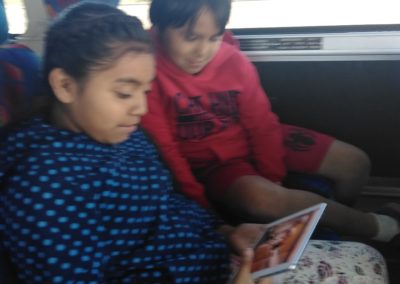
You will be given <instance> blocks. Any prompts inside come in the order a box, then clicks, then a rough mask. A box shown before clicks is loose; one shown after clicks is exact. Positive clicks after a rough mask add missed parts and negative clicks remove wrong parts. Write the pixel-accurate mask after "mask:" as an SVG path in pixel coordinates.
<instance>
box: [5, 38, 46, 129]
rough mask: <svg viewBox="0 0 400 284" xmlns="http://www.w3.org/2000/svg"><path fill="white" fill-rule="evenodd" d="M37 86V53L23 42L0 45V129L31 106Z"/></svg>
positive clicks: (38, 81)
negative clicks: (22, 43)
mask: <svg viewBox="0 0 400 284" xmlns="http://www.w3.org/2000/svg"><path fill="white" fill-rule="evenodd" d="M39 86H40V60H39V57H38V56H37V55H36V54H35V53H34V52H33V51H32V50H31V49H29V48H28V47H26V46H25V45H21V44H11V45H5V46H2V47H0V129H1V128H2V127H4V126H5V125H6V124H7V123H9V122H10V120H13V119H14V118H16V117H17V116H18V115H20V114H22V112H24V111H26V110H27V108H28V107H30V105H31V103H32V100H33V98H34V96H35V95H37V94H38V93H39Z"/></svg>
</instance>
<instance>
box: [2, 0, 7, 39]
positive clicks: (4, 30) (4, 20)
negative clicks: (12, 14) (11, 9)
mask: <svg viewBox="0 0 400 284" xmlns="http://www.w3.org/2000/svg"><path fill="white" fill-rule="evenodd" d="M7 39H8V23H7V18H6V10H5V8H4V2H3V0H0V44H3V43H4V42H6V41H7Z"/></svg>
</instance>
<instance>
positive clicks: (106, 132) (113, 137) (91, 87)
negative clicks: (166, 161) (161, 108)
mask: <svg viewBox="0 0 400 284" xmlns="http://www.w3.org/2000/svg"><path fill="white" fill-rule="evenodd" d="M154 76H155V62H154V58H153V55H152V54H149V53H137V52H128V53H126V54H125V55H123V56H122V57H120V58H119V59H118V60H117V61H116V62H115V63H114V64H113V65H112V66H111V67H110V68H107V69H103V70H98V71H91V73H90V74H89V76H88V78H87V79H86V80H85V81H84V83H81V84H79V83H78V82H76V81H73V84H72V88H70V93H71V94H70V96H71V97H72V99H71V101H70V102H68V103H64V107H65V110H66V111H65V112H63V113H64V114H63V116H64V117H61V118H58V119H57V120H58V121H61V124H63V125H62V126H64V127H66V128H67V129H70V130H72V131H75V132H84V133H86V134H88V135H89V136H90V137H92V138H93V139H94V140H96V141H98V142H100V143H105V144H115V143H120V142H123V141H124V140H126V139H127V138H128V137H129V135H130V134H131V133H132V132H134V131H135V130H136V129H137V126H138V124H139V122H140V118H141V117H142V116H143V115H144V114H145V113H146V112H147V101H146V93H147V92H148V91H149V90H150V85H151V81H152V80H153V78H154Z"/></svg>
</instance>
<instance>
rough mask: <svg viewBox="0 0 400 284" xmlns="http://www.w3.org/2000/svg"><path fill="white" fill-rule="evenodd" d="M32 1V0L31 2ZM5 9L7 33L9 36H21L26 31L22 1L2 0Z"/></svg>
mask: <svg viewBox="0 0 400 284" xmlns="http://www.w3.org/2000/svg"><path fill="white" fill-rule="evenodd" d="M31 1H32V0H31ZM4 6H5V8H6V14H7V21H8V32H9V33H10V34H23V33H25V31H26V30H27V26H28V21H27V17H26V9H25V3H24V1H23V0H4Z"/></svg>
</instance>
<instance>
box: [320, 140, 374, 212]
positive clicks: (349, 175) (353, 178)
mask: <svg viewBox="0 0 400 284" xmlns="http://www.w3.org/2000/svg"><path fill="white" fill-rule="evenodd" d="M370 169H371V162H370V160H369V158H368V156H367V154H365V152H363V151H362V150H361V149H359V148H357V147H355V146H353V145H350V144H347V143H344V142H342V141H339V140H335V141H334V142H333V143H332V145H331V147H330V148H329V150H328V152H327V154H326V156H325V158H324V160H323V161H322V163H321V166H320V168H319V169H318V171H317V173H318V174H321V175H323V176H325V177H328V178H330V179H332V180H333V181H334V182H335V192H334V196H335V199H336V200H337V201H339V202H341V203H344V204H347V205H351V204H353V203H354V202H355V200H356V198H357V196H358V194H359V192H360V191H361V189H362V187H363V186H364V185H365V184H366V183H367V180H368V177H369V173H370Z"/></svg>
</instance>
